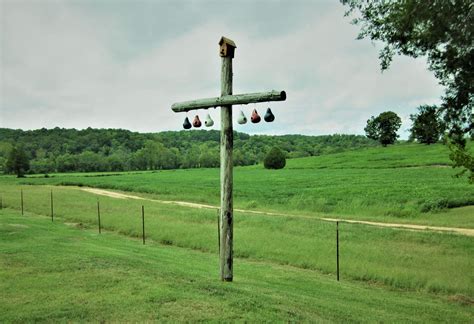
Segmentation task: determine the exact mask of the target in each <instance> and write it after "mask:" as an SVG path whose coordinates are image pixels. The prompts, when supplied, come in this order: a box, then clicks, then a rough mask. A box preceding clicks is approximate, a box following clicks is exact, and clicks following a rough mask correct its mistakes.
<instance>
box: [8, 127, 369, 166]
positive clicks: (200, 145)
mask: <svg viewBox="0 0 474 324" xmlns="http://www.w3.org/2000/svg"><path fill="white" fill-rule="evenodd" d="M219 141H220V132H219V131H217V130H211V131H206V130H193V131H167V132H160V133H137V132H131V131H128V130H124V129H92V128H87V129H84V130H76V129H64V128H58V127H56V128H54V129H45V128H42V129H38V130H28V131H23V130H14V129H8V128H0V171H4V170H5V169H4V168H5V163H6V160H7V157H8V153H9V152H10V151H11V149H12V147H13V146H18V145H19V146H22V148H23V149H24V151H25V152H26V154H27V156H28V157H29V159H30V167H31V170H30V172H32V173H50V172H75V171H78V172H84V171H128V170H155V169H176V168H197V167H218V166H219ZM375 145H377V142H375V141H372V140H370V139H367V138H366V137H365V136H361V135H338V134H336V135H324V136H304V135H283V136H269V135H248V134H245V133H239V132H234V154H233V155H234V164H235V165H252V164H256V163H259V162H261V161H263V159H264V157H265V154H266V153H267V152H268V151H269V150H270V149H271V148H272V147H274V146H277V147H279V148H280V149H281V150H282V151H283V152H284V153H285V154H286V156H287V157H288V158H296V157H305V156H316V155H322V154H327V153H335V152H341V151H344V150H348V149H357V148H360V147H367V146H375Z"/></svg>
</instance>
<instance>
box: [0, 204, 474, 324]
mask: <svg viewBox="0 0 474 324" xmlns="http://www.w3.org/2000/svg"><path fill="white" fill-rule="evenodd" d="M217 264H218V260H217V256H215V255H213V254H209V253H201V252H197V251H192V250H188V249H182V248H177V247H172V246H163V245H159V244H149V245H145V246H143V245H142V244H141V242H140V241H139V240H134V239H128V238H125V237H123V236H119V235H117V234H114V233H111V232H106V233H104V234H102V235H99V234H98V233H97V232H96V231H94V230H80V229H78V228H77V227H74V226H66V225H64V224H61V223H59V222H56V223H51V222H50V221H49V220H48V219H47V218H45V217H38V215H35V214H31V213H27V215H26V216H25V217H22V216H20V215H18V212H17V211H12V210H9V209H3V210H1V211H0V265H1V266H0V290H1V291H2V294H1V295H0V321H1V322H55V321H85V322H90V321H94V322H99V321H100V322H102V321H120V322H124V321H125V322H130V321H132V322H136V321H154V320H159V321H166V320H171V321H233V320H241V321H252V322H254V321H259V322H260V321H267V322H268V321H311V322H314V321H317V322H321V321H322V322H326V321H329V322H347V321H354V322H382V321H383V322H408V321H409V322H469V321H471V319H472V316H473V315H474V314H473V307H472V306H470V305H468V304H466V302H465V299H463V298H462V296H457V297H456V298H447V297H439V296H432V295H429V294H426V293H423V292H404V291H399V290H387V289H385V288H383V287H377V286H374V285H366V284H362V283H354V282H344V281H343V282H336V281H335V280H334V278H333V276H327V275H323V274H319V273H317V272H314V271H309V270H304V269H298V268H294V267H288V266H279V265H274V264H270V263H266V262H252V261H247V260H243V259H238V260H237V262H236V263H235V281H234V282H233V283H222V282H220V281H219V280H218V273H217ZM462 301H464V303H463V302H462Z"/></svg>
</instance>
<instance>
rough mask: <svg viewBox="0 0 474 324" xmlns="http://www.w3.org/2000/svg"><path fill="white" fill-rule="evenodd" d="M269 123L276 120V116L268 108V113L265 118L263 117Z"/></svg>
mask: <svg viewBox="0 0 474 324" xmlns="http://www.w3.org/2000/svg"><path fill="white" fill-rule="evenodd" d="M263 119H265V121H266V122H267V123H271V122H272V121H274V120H275V115H274V114H273V113H272V111H271V109H270V108H268V109H267V112H266V113H265V116H264V117H263Z"/></svg>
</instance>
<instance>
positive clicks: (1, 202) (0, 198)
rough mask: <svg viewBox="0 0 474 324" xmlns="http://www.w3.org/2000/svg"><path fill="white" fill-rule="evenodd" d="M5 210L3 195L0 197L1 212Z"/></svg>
mask: <svg viewBox="0 0 474 324" xmlns="http://www.w3.org/2000/svg"><path fill="white" fill-rule="evenodd" d="M1 209H3V195H0V210H1Z"/></svg>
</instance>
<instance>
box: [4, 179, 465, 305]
mask: <svg viewBox="0 0 474 324" xmlns="http://www.w3.org/2000/svg"><path fill="white" fill-rule="evenodd" d="M20 188H23V194H24V207H25V212H26V214H25V216H24V217H36V216H35V215H34V214H41V215H45V216H48V215H49V213H50V200H49V199H50V190H51V189H52V190H53V194H54V206H55V207H54V208H55V217H56V220H57V221H58V222H66V223H75V224H81V225H80V226H81V227H86V228H91V229H94V230H95V231H97V199H100V205H101V223H102V226H103V228H104V229H105V230H107V231H115V232H118V233H121V234H125V235H129V236H131V237H137V238H138V237H141V205H142V204H143V205H144V206H145V214H146V215H145V218H146V220H145V222H146V233H147V239H148V240H151V241H153V242H158V243H161V244H164V245H173V246H177V247H184V248H190V249H193V250H199V251H202V252H206V253H210V254H212V255H216V256H217V249H218V247H217V213H216V210H212V209H194V208H188V207H179V206H175V205H169V204H162V203H157V202H150V201H143V200H134V199H117V198H108V197H102V196H100V197H99V196H97V195H94V194H91V193H88V192H84V191H82V190H80V189H79V188H73V187H53V186H23V187H20V186H17V185H2V186H0V189H1V192H2V198H3V204H4V205H5V206H7V207H8V208H12V209H15V210H16V213H17V214H20V210H19V208H20ZM32 213H34V214H32ZM43 221H44V222H45V223H51V221H50V220H49V219H48V218H43ZM335 230H336V228H335V224H334V223H330V222H324V221H321V220H319V219H317V218H311V217H283V216H265V215H255V214H245V213H238V212H236V213H235V219H234V244H235V245H234V250H235V255H236V257H239V258H248V259H252V260H260V261H262V262H272V263H274V264H280V265H291V266H294V267H297V268H299V269H311V270H317V271H318V273H322V274H328V275H330V276H331V277H332V278H334V277H335V271H336V259H335V256H336V255H335V254H336V253H335V252H336V251H335V248H336V242H335V235H336V232H335ZM340 251H341V259H340V260H341V261H340V262H341V278H342V280H343V281H354V280H356V281H365V282H371V283H378V284H380V285H382V286H385V287H392V288H401V289H408V290H411V291H424V292H428V293H436V294H443V295H449V296H456V295H463V296H467V298H471V299H472V298H473V297H474V275H473V272H472V268H473V266H474V259H473V258H472V256H473V255H474V244H473V238H472V237H467V236H461V235H455V234H441V233H432V232H415V231H407V230H399V229H388V228H377V227H371V226H365V225H355V224H346V223H342V224H340ZM216 269H217V266H216Z"/></svg>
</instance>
